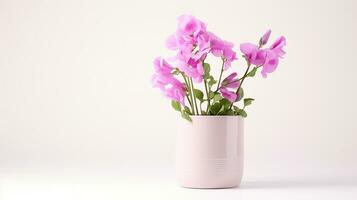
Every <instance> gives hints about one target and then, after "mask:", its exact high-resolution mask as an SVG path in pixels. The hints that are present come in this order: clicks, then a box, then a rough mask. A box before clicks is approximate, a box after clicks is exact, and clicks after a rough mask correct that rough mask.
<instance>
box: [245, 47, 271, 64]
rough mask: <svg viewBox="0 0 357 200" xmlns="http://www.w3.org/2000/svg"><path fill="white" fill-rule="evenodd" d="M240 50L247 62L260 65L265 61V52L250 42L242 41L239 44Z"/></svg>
mask: <svg viewBox="0 0 357 200" xmlns="http://www.w3.org/2000/svg"><path fill="white" fill-rule="evenodd" d="M240 51H241V52H242V53H243V54H244V55H245V58H246V59H247V60H248V61H249V63H251V64H253V65H262V64H264V62H265V57H266V52H265V51H264V50H262V49H259V47H258V46H257V45H255V44H252V43H243V44H241V45H240Z"/></svg>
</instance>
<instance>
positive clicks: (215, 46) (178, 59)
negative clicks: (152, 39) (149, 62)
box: [166, 15, 237, 82]
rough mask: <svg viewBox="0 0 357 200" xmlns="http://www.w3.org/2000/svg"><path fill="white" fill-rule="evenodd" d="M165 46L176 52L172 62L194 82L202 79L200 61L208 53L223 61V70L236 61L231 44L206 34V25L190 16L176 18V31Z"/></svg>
mask: <svg viewBox="0 0 357 200" xmlns="http://www.w3.org/2000/svg"><path fill="white" fill-rule="evenodd" d="M166 46H167V47H168V48H169V49H171V50H176V51H177V54H176V56H175V57H174V58H172V61H174V62H175V64H176V65H177V66H178V68H179V69H180V70H181V71H183V72H184V73H185V74H186V75H187V76H189V77H191V78H193V79H194V81H195V82H201V81H202V79H203V75H204V70H203V66H202V61H203V60H204V59H205V58H206V56H207V54H208V53H212V54H213V55H214V56H217V57H221V58H222V59H224V61H225V65H224V69H227V68H229V67H230V66H231V62H233V61H234V60H236V59H237V58H236V52H234V51H233V49H232V48H233V46H234V45H233V43H230V42H227V41H225V40H222V39H220V38H219V37H217V36H216V35H214V34H213V33H211V32H208V31H207V29H206V25H205V24H204V23H203V22H202V21H200V20H198V19H197V18H195V17H193V16H191V15H182V16H180V17H179V18H178V26H177V30H176V32H175V33H174V34H173V35H171V36H170V37H169V38H168V39H167V41H166Z"/></svg>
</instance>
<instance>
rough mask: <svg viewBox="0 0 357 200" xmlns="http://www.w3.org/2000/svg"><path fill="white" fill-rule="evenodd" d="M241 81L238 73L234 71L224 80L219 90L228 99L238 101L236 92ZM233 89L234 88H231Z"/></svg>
mask: <svg viewBox="0 0 357 200" xmlns="http://www.w3.org/2000/svg"><path fill="white" fill-rule="evenodd" d="M239 85H240V82H239V79H238V78H237V73H235V72H234V73H232V74H230V75H229V76H227V77H226V78H225V79H224V80H223V81H222V85H221V88H220V89H219V91H220V92H221V95H222V96H223V97H224V98H226V99H228V100H229V101H230V102H232V103H233V102H236V101H237V100H238V95H237V94H236V93H235V91H236V90H237V88H238V87H239ZM229 89H232V90H229Z"/></svg>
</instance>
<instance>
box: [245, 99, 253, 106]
mask: <svg viewBox="0 0 357 200" xmlns="http://www.w3.org/2000/svg"><path fill="white" fill-rule="evenodd" d="M253 101H254V99H252V98H245V99H244V106H249V105H250V104H252V102H253Z"/></svg>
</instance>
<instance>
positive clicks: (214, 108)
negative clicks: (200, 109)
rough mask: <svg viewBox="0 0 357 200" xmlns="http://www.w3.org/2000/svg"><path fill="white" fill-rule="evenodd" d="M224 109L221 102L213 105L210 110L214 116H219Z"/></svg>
mask: <svg viewBox="0 0 357 200" xmlns="http://www.w3.org/2000/svg"><path fill="white" fill-rule="evenodd" d="M221 108H222V104H220V103H219V102H217V103H215V104H213V105H212V106H211V108H210V111H211V112H212V114H214V115H215V114H217V113H218V112H219V111H220V110H221Z"/></svg>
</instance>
